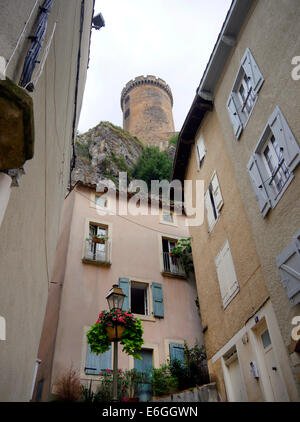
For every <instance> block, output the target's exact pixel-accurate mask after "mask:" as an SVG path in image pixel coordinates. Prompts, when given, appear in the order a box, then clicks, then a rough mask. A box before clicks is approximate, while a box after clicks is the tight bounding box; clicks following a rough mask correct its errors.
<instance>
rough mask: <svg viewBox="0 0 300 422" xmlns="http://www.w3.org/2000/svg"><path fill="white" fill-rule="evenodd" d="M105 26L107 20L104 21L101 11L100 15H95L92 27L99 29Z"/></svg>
mask: <svg viewBox="0 0 300 422" xmlns="http://www.w3.org/2000/svg"><path fill="white" fill-rule="evenodd" d="M103 26H105V22H104V19H103V16H102V13H99V14H98V15H96V16H94V17H93V20H92V28H94V29H97V30H99V29H101V28H102V27H103Z"/></svg>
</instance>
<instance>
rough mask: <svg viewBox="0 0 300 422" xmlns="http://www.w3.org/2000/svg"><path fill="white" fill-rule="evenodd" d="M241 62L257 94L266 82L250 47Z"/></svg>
mask: <svg viewBox="0 0 300 422" xmlns="http://www.w3.org/2000/svg"><path fill="white" fill-rule="evenodd" d="M241 64H242V66H243V69H244V71H245V73H246V75H247V76H248V78H249V79H250V84H251V86H252V89H253V91H254V92H255V93H256V94H257V93H258V91H259V90H260V88H261V86H262V84H263V82H264V77H263V75H262V73H261V71H260V69H259V67H258V66H257V64H256V61H255V60H254V57H253V55H252V53H251V51H250V50H249V48H247V50H246V52H245V54H244V56H243V58H242V61H241Z"/></svg>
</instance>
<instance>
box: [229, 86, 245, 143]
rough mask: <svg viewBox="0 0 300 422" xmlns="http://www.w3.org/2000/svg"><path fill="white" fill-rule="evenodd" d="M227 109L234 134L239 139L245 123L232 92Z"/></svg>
mask: <svg viewBox="0 0 300 422" xmlns="http://www.w3.org/2000/svg"><path fill="white" fill-rule="evenodd" d="M227 111H228V114H229V117H230V120H231V124H232V127H233V132H234V135H235V137H236V139H239V137H240V135H241V133H242V130H243V125H242V121H241V118H240V116H239V113H238V109H237V106H236V103H235V101H234V94H230V97H229V99H228V102H227Z"/></svg>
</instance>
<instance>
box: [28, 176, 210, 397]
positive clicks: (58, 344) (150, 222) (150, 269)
mask: <svg viewBox="0 0 300 422" xmlns="http://www.w3.org/2000/svg"><path fill="white" fill-rule="evenodd" d="M128 204H129V205H130V199H125V200H124V199H121V198H119V197H118V195H117V196H116V197H114V195H107V197H106V198H104V196H103V195H102V196H101V194H98V193H97V192H96V189H95V187H88V186H84V185H82V184H80V185H77V186H76V187H75V188H74V190H73V191H72V192H71V193H70V194H69V196H68V197H67V198H66V200H65V204H64V211H63V219H62V223H61V228H60V238H59V242H58V246H57V257H56V263H55V270H54V273H53V277H52V283H51V290H50V295H49V302H48V306H47V312H46V316H45V322H44V329H43V335H42V338H41V345H40V350H39V356H38V357H39V359H41V360H42V362H41V364H40V367H39V371H38V375H37V384H36V396H35V397H36V400H47V399H48V398H49V395H51V394H52V393H55V384H56V382H57V380H58V378H59V377H60V376H61V375H62V374H63V373H65V372H66V371H67V370H68V369H69V368H70V367H71V365H72V367H73V368H74V369H76V370H78V372H79V373H80V378H81V381H82V383H87V382H88V381H89V380H91V379H92V380H98V379H99V372H100V370H101V369H103V368H112V353H111V352H107V353H105V354H103V355H99V356H96V355H94V354H91V353H90V350H89V346H88V345H87V340H86V332H87V330H88V329H89V327H90V326H91V325H92V324H93V323H95V321H96V319H97V317H98V314H99V312H100V311H101V310H104V309H108V305H107V301H106V295H107V293H108V292H109V290H110V289H111V287H112V285H113V284H119V285H120V287H121V288H122V289H123V291H124V293H125V294H126V300H125V306H127V307H128V308H129V309H131V311H132V312H133V313H134V314H135V315H137V316H138V317H139V318H140V319H141V320H142V323H143V328H144V341H145V343H144V345H143V351H142V356H143V362H144V363H143V364H144V365H146V366H151V365H153V366H154V367H159V366H160V364H162V363H165V362H166V361H167V360H168V359H169V358H170V357H172V355H174V356H175V355H176V356H180V354H181V353H182V348H183V344H184V341H186V342H187V343H188V344H189V345H190V346H193V345H194V344H195V342H196V341H197V342H198V344H202V343H203V334H202V326H201V320H200V316H199V312H198V308H197V306H196V303H195V301H196V299H197V291H196V286H195V282H194V280H193V279H191V278H187V277H186V276H185V272H184V269H183V267H182V266H181V265H180V264H179V263H178V262H176V261H174V258H173V259H172V257H170V255H169V251H170V250H171V249H172V248H173V247H174V245H175V244H176V242H177V241H178V240H179V239H181V238H187V237H189V233H188V226H186V225H185V216H184V215H175V214H173V213H172V212H171V213H170V214H168V213H164V212H162V209H161V208H159V209H158V213H157V214H158V215H150V205H149V204H147V206H144V209H143V211H144V213H145V211H146V212H148V211H149V215H134V216H133V215H119V214H120V212H119V210H120V209H121V208H122V209H124V207H126V206H127V205H128ZM115 208H116V213H115V215H110V213H112V214H113V210H114V209H115ZM142 208H143V207H142ZM141 211H142V209H141ZM95 233H98V234H103V235H104V236H105V237H106V238H107V239H106V242H105V244H95V243H93V242H92V241H91V237H92V235H93V234H95ZM136 365H137V362H135V360H134V359H133V358H132V357H130V356H128V355H126V354H124V353H123V352H122V351H121V347H119V368H123V369H131V368H134V367H136Z"/></svg>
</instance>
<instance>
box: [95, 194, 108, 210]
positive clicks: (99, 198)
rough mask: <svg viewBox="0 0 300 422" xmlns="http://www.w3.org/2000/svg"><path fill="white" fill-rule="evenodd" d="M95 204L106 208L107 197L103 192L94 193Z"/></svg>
mask: <svg viewBox="0 0 300 422" xmlns="http://www.w3.org/2000/svg"><path fill="white" fill-rule="evenodd" d="M95 204H96V206H98V207H101V208H106V207H107V197H106V195H105V194H102V195H100V194H96V195H95Z"/></svg>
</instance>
